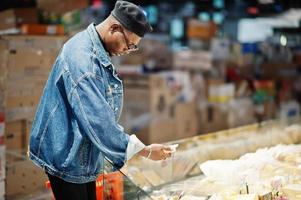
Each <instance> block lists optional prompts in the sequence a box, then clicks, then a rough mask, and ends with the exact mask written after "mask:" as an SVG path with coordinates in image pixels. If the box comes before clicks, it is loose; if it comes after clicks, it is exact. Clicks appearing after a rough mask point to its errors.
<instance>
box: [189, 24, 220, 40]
mask: <svg viewBox="0 0 301 200" xmlns="http://www.w3.org/2000/svg"><path fill="white" fill-rule="evenodd" d="M216 31H217V26H216V24H214V23H212V22H200V21H198V20H196V19H190V20H189V21H188V23H187V37H188V38H190V39H193V38H195V39H203V40H209V39H211V38H213V37H214V35H215V33H216Z"/></svg>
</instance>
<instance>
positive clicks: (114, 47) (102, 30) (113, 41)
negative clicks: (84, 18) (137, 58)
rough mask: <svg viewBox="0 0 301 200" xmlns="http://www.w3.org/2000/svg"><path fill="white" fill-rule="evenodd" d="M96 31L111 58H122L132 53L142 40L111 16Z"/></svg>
mask: <svg viewBox="0 0 301 200" xmlns="http://www.w3.org/2000/svg"><path fill="white" fill-rule="evenodd" d="M96 30H97V31H98V33H99V35H100V37H101V38H102V40H103V42H104V44H105V48H106V51H107V52H108V53H109V55H110V56H121V55H125V54H128V53H130V52H131V51H133V50H134V49H135V47H136V48H137V45H138V43H139V42H140V40H141V39H142V38H141V37H139V36H138V35H136V34H135V33H132V32H130V31H128V30H127V29H125V28H124V27H123V26H122V25H121V24H120V23H119V22H118V21H117V20H116V19H115V18H114V17H113V16H109V17H108V18H107V19H106V20H105V21H104V22H102V23H101V24H99V25H97V26H96Z"/></svg>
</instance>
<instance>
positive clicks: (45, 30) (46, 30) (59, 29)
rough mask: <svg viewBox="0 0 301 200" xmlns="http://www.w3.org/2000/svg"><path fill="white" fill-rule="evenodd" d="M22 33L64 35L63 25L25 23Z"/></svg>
mask: <svg viewBox="0 0 301 200" xmlns="http://www.w3.org/2000/svg"><path fill="white" fill-rule="evenodd" d="M21 33H22V34H24V35H64V34H65V31H64V26H63V25H44V24H23V25H22V26H21Z"/></svg>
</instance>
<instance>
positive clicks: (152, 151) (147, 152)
mask: <svg viewBox="0 0 301 200" xmlns="http://www.w3.org/2000/svg"><path fill="white" fill-rule="evenodd" d="M96 30H97V32H98V34H99V35H100V37H101V39H102V41H103V43H104V46H105V49H106V51H107V52H108V53H109V55H110V56H122V55H126V54H129V53H130V52H132V51H135V50H138V49H137V45H138V44H139V42H140V40H141V39H142V38H141V37H139V36H138V35H136V34H135V33H132V32H130V31H128V30H127V29H126V28H124V27H123V26H122V25H121V24H120V23H119V22H118V21H117V20H116V19H115V18H114V17H113V16H112V15H110V16H109V17H108V18H107V19H106V20H105V21H103V22H102V23H101V24H99V25H97V26H96ZM138 154H139V155H140V156H143V157H149V159H152V160H165V159H166V158H169V157H171V154H172V151H171V149H170V148H169V147H168V146H164V145H162V144H151V145H148V146H146V147H145V148H144V149H143V150H142V151H140V152H139V153H138Z"/></svg>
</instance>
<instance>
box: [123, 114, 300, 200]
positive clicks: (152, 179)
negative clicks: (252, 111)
mask: <svg viewBox="0 0 301 200" xmlns="http://www.w3.org/2000/svg"><path fill="white" fill-rule="evenodd" d="M138 137H139V136H138ZM299 143H301V120H300V119H299V118H298V119H296V118H295V119H290V120H271V121H265V122H262V123H257V124H253V125H249V126H244V127H239V128H235V129H229V130H225V131H220V132H216V133H211V134H206V135H200V136H196V137H192V138H187V139H183V140H179V141H172V142H169V143H167V145H172V144H179V147H178V150H177V152H176V153H174V154H173V155H172V157H171V158H170V159H168V160H166V161H160V162H155V161H151V160H146V159H144V158H141V157H140V158H139V157H135V158H134V159H132V160H131V161H130V162H129V163H128V164H127V166H126V167H125V168H123V169H122V171H123V172H124V173H125V174H126V176H127V177H129V178H130V179H131V180H132V181H133V182H134V183H135V184H136V185H138V186H139V187H141V188H142V189H143V190H144V191H146V192H147V193H149V194H150V196H151V197H152V198H154V199H160V200H161V199H162V200H165V199H179V198H180V199H209V198H212V199H214V196H213V195H214V194H218V193H221V192H222V193H223V192H224V193H225V192H226V193H227V191H228V193H229V194H228V196H229V198H228V199H231V200H232V199H235V198H234V197H233V195H234V194H232V193H233V191H237V192H241V193H242V194H244V193H247V192H246V184H247V183H246V182H245V181H244V180H242V181H241V183H239V184H237V183H235V184H232V185H231V184H229V185H228V187H226V186H225V185H224V184H223V183H218V182H216V181H211V180H210V179H208V173H209V172H208V170H207V171H206V170H204V169H206V167H204V163H205V164H207V161H209V164H210V162H211V161H212V160H220V161H221V162H222V163H223V165H224V166H225V167H222V166H223V165H220V163H216V162H215V161H212V162H211V164H212V166H215V170H216V171H215V172H221V173H220V176H222V175H224V176H227V173H230V172H229V171H227V170H226V169H228V168H230V169H231V167H229V166H228V165H230V166H232V164H233V163H237V162H240V161H239V160H240V159H246V157H247V158H248V157H251V158H253V157H254V158H253V160H252V159H251V161H249V160H246V161H245V162H246V163H248V162H255V161H256V160H258V162H262V163H265V161H262V160H260V159H261V157H260V156H262V155H265V154H267V155H270V154H273V155H274V154H276V153H277V155H275V158H274V157H273V159H275V160H276V161H277V165H276V164H275V166H277V167H278V168H279V169H278V168H277V169H275V168H274V166H273V165H272V166H270V165H267V166H266V165H264V166H265V167H266V168H264V169H263V171H264V173H265V174H268V173H270V174H269V176H271V177H268V175H266V176H267V177H268V180H267V181H269V182H271V181H273V180H271V179H272V178H274V176H276V178H277V176H282V175H283V176H286V175H289V174H290V173H292V174H298V173H297V172H299V171H298V170H299V168H300V169H301V167H300V166H301V159H299V158H298V157H296V156H295V157H294V156H293V155H291V154H290V151H293V152H295V153H296V155H300V156H299V157H301V148H300V145H292V146H291V145H290V144H299ZM278 144H282V145H278ZM276 145H278V146H276ZM273 146H275V147H273ZM269 147H272V148H269ZM258 149H260V150H258ZM299 150H300V151H299ZM252 152H253V154H252ZM275 152H276V153H275ZM282 152H283V155H282ZM278 154H281V155H282V156H283V157H284V158H285V159H288V160H289V159H292V161H291V162H286V160H284V161H283V160H279V159H281V158H279V157H277V156H278ZM243 155H244V156H243ZM256 156H259V157H256ZM239 158H240V159H239ZM254 160H255V161H254ZM227 161H229V162H227ZM276 161H275V162H276ZM278 162H280V164H279V163H278ZM299 162H300V163H299ZM292 163H293V164H292ZM298 163H299V165H300V166H299V168H298V166H297V164H298ZM268 164H270V163H268ZM209 166H210V165H209ZM233 166H234V164H233ZM235 166H236V165H235ZM238 166H241V165H238ZM207 168H208V167H207ZM246 169H247V168H246ZM287 169H290V170H293V171H291V172H290V171H288V172H287V171H286V170H287ZM273 170H274V171H273ZM275 170H276V172H275ZM204 171H206V173H204ZM241 171H242V172H244V173H246V174H248V173H249V172H245V170H241ZM231 172H232V173H233V171H231ZM237 173H238V172H237ZM254 173H255V172H254ZM256 173H259V172H256ZM260 173H261V171H260ZM300 174H301V171H300ZM228 175H229V177H228V178H229V179H233V178H234V177H235V173H234V175H233V174H228ZM231 176H233V177H231ZM260 176H261V177H265V175H264V174H260ZM295 177H296V180H295V179H294V181H293V180H290V181H286V182H285V183H287V185H290V184H295V183H299V182H298V181H300V183H301V176H300V177H299V176H295ZM215 178H216V177H215ZM251 189H252V192H255V190H257V191H258V192H259V193H260V195H261V196H259V195H258V194H257V193H256V195H255V196H254V199H256V198H259V197H260V198H268V195H270V193H269V192H271V188H270V187H269V188H266V191H264V190H260V189H258V188H256V187H255V186H254V185H250V190H251ZM268 191H269V192H268ZM231 192H232V193H231ZM264 195H267V197H265V196H264ZM210 196H211V197H210ZM231 196H232V197H233V198H230V197H231ZM243 198H245V199H248V198H250V199H251V198H252V196H251V194H250V195H249V197H247V196H245V197H243ZM228 199H227V200H228Z"/></svg>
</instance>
